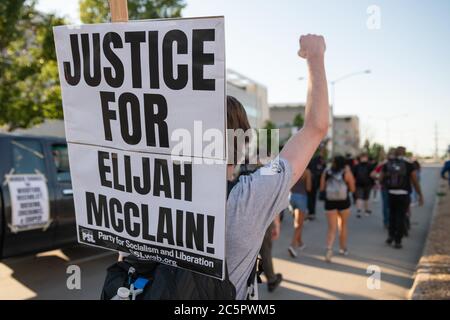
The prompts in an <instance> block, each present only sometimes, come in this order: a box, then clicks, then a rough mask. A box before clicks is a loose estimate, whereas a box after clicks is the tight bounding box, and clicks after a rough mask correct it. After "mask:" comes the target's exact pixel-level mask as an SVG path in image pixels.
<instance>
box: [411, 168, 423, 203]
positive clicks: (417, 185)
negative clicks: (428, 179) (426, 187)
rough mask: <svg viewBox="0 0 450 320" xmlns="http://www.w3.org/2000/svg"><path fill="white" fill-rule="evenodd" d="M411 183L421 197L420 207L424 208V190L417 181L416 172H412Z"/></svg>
mask: <svg viewBox="0 0 450 320" xmlns="http://www.w3.org/2000/svg"><path fill="white" fill-rule="evenodd" d="M411 183H412V185H413V187H414V190H416V192H417V194H418V195H419V205H420V206H422V205H423V195H422V189H421V188H420V184H419V181H418V180H417V174H416V171H415V170H414V171H413V172H411Z"/></svg>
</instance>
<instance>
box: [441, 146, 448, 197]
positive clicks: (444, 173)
mask: <svg viewBox="0 0 450 320" xmlns="http://www.w3.org/2000/svg"><path fill="white" fill-rule="evenodd" d="M449 156H450V151H449ZM447 173H448V174H447ZM446 174H447V177H445V175H446ZM441 177H442V179H447V180H448V187H449V188H450V160H448V161H446V162H445V163H444V166H443V167H442V170H441Z"/></svg>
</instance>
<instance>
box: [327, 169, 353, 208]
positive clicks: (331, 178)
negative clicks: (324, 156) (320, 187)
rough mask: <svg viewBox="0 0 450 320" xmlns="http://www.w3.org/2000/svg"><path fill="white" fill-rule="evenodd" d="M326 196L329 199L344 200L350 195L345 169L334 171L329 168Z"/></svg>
mask: <svg viewBox="0 0 450 320" xmlns="http://www.w3.org/2000/svg"><path fill="white" fill-rule="evenodd" d="M325 197H326V200H329V201H343V200H346V199H347V197H348V187H347V183H346V182H345V180H344V171H343V170H341V171H339V172H336V173H334V172H332V171H331V170H328V172H327V181H326V188H325Z"/></svg>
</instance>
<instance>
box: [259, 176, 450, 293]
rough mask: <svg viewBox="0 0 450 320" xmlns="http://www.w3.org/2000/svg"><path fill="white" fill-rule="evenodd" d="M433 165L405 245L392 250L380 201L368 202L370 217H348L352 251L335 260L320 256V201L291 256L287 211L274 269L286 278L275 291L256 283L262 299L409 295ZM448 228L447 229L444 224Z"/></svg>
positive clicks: (323, 225) (433, 186) (429, 203)
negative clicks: (373, 272) (374, 273)
mask: <svg viewBox="0 0 450 320" xmlns="http://www.w3.org/2000/svg"><path fill="white" fill-rule="evenodd" d="M438 171H439V168H437V167H424V170H423V173H422V188H423V192H424V194H425V205H424V206H423V207H420V208H419V207H414V208H413V212H412V221H411V222H412V223H411V224H412V226H411V232H410V236H409V237H408V238H406V239H404V242H403V244H404V248H403V249H401V250H396V249H393V248H391V247H388V246H387V245H386V244H385V242H384V241H385V240H386V238H387V234H386V232H385V230H383V224H382V215H381V202H380V201H379V202H374V203H372V209H373V214H372V216H370V217H363V218H361V219H358V218H356V215H355V213H354V212H353V213H352V216H351V217H350V218H349V242H348V248H349V251H350V254H349V255H348V256H347V257H344V256H339V255H338V254H337V249H338V246H337V242H336V243H335V257H334V259H333V263H331V264H329V263H326V262H325V261H324V254H325V238H326V230H327V221H326V217H325V213H324V212H323V202H319V203H318V204H317V208H318V209H319V210H318V212H317V214H316V215H317V219H316V220H315V221H312V222H308V223H307V224H306V225H305V227H304V242H305V244H306V245H307V248H306V249H305V250H304V251H303V252H301V253H300V255H299V257H298V258H297V259H292V258H290V256H289V254H288V252H287V247H288V246H289V243H290V241H291V236H292V232H293V226H292V217H291V216H290V215H288V216H286V217H285V219H284V220H283V223H282V229H281V236H280V239H279V240H278V241H276V242H275V243H274V244H273V256H274V266H275V272H280V273H282V274H283V278H284V281H283V282H282V283H281V286H280V287H279V288H278V289H277V290H276V291H275V292H273V293H268V292H267V287H266V284H265V283H263V284H261V285H260V287H259V293H260V298H261V299H283V300H286V299H305V300H317V299H347V300H348V299H350V300H352V299H407V297H408V292H409V290H410V289H411V287H412V285H413V282H414V278H413V277H414V273H415V271H416V266H417V263H418V261H419V259H420V257H421V256H422V253H423V249H424V244H425V242H426V238H427V233H428V229H429V223H430V221H431V217H432V212H433V206H434V200H435V197H436V190H437V186H438ZM447 230H448V229H447ZM370 266H376V267H378V268H379V269H380V271H381V275H380V276H381V279H380V288H378V289H377V288H374V287H372V286H370V283H369V285H368V281H369V282H370V281H371V279H370V278H369V277H370V274H369V273H368V268H369V267H370Z"/></svg>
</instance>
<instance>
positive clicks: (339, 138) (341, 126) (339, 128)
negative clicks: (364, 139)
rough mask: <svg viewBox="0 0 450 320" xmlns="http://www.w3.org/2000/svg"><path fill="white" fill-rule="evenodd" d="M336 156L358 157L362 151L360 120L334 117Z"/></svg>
mask: <svg viewBox="0 0 450 320" xmlns="http://www.w3.org/2000/svg"><path fill="white" fill-rule="evenodd" d="M333 138H334V154H340V155H346V154H351V155H352V156H356V155H358V153H359V150H360V135H359V118H358V117H357V116H335V117H334V137H333Z"/></svg>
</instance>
